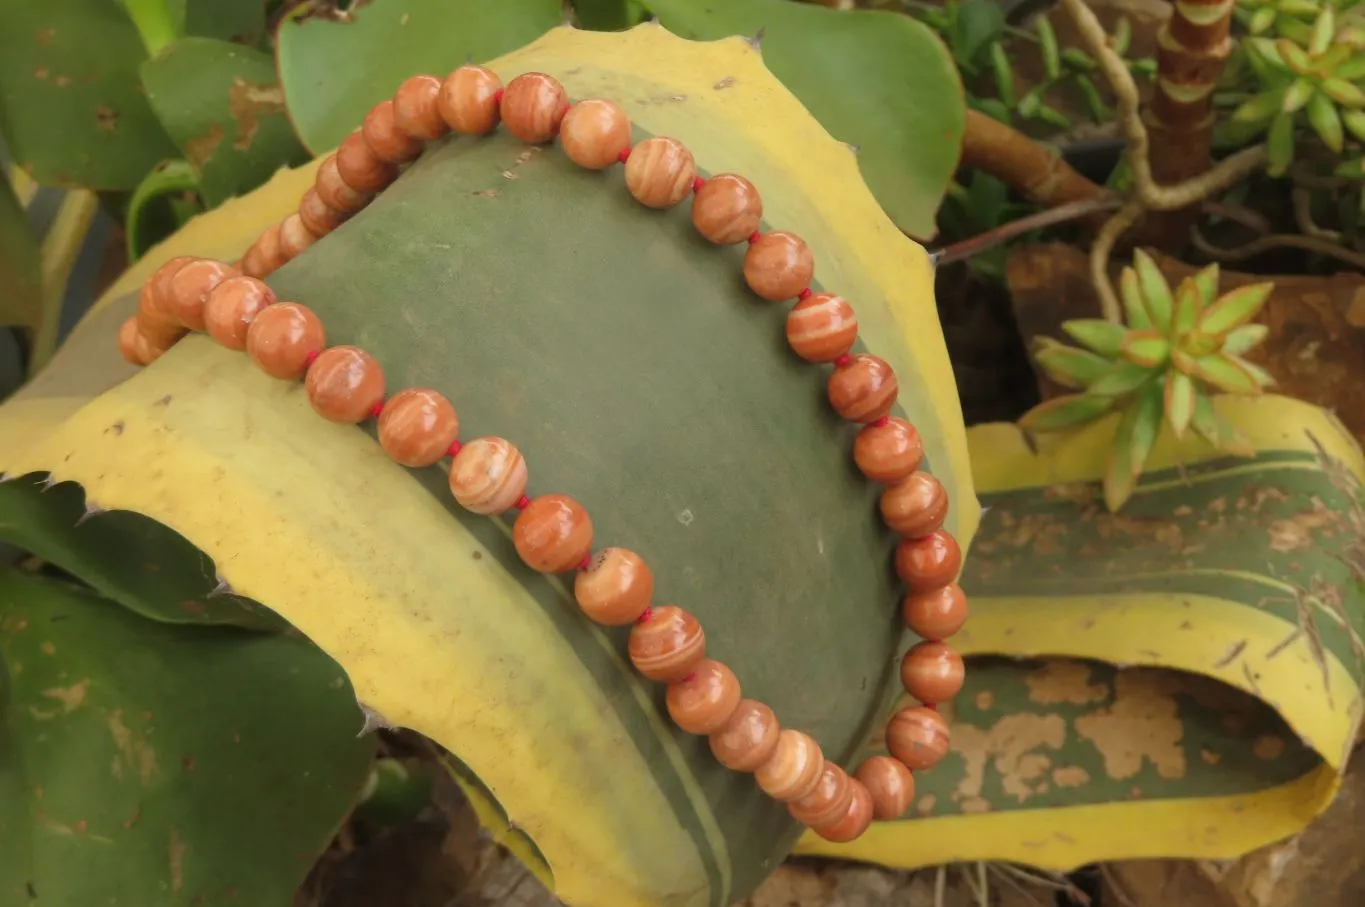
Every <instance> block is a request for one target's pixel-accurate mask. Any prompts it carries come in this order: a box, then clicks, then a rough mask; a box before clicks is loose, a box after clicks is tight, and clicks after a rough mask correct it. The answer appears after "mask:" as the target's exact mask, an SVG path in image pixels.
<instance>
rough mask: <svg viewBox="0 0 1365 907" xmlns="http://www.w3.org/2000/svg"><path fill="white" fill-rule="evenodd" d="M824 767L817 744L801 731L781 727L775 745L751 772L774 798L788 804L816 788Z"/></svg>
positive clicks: (764, 789) (823, 759)
mask: <svg viewBox="0 0 1365 907" xmlns="http://www.w3.org/2000/svg"><path fill="white" fill-rule="evenodd" d="M824 769H825V754H824V753H822V752H820V744H818V743H816V742H815V740H814V739H813V738H811V737H809V736H808V735H806V734H803V733H801V732H800V731H794V730H792V729H791V728H786V729H784V730H783V731H782V732H781V733H779V734H778V735H777V746H776V747H775V748H774V749H773V754H772V755H771V756H769V757H768V761H767V762H764V763H763V764H762V765H760V766H759V767H758V769H757V770H756V771H755V772H754V780H756V781H757V782H758V786H759V787H761V788H763V792H764V793H766V794H767V795H768V796H769V797H772V798H773V799H774V800H781V801H783V802H786V803H790V802H791V801H793V800H800V799H801V798H802V797H804V796H806V794H809V793H810V792H811V791H813V790H815V786H816V785H817V784H819V783H820V773H821V772H823V771H824Z"/></svg>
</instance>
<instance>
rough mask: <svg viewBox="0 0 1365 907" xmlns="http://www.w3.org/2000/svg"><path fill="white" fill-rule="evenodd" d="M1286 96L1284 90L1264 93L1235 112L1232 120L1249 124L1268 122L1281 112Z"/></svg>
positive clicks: (1272, 90)
mask: <svg viewBox="0 0 1365 907" xmlns="http://www.w3.org/2000/svg"><path fill="white" fill-rule="evenodd" d="M1284 95H1285V92H1284V90H1283V89H1271V90H1270V91H1263V92H1261V93H1260V94H1258V95H1256V96H1255V97H1253V98H1252V99H1251V100H1249V101H1246V102H1245V103H1243V104H1242V105H1241V106H1240V107H1238V108H1237V109H1236V110H1234V111H1233V112H1232V119H1233V120H1235V121H1236V122H1238V123H1247V124H1256V123H1265V122H1268V121H1269V120H1270V118H1271V117H1273V116H1274V115H1275V114H1277V113H1279V112H1280V108H1281V107H1282V106H1283V104H1284Z"/></svg>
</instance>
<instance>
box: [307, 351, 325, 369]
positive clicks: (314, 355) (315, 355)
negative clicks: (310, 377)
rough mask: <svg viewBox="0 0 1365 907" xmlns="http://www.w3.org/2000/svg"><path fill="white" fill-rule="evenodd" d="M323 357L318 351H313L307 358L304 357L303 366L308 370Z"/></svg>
mask: <svg viewBox="0 0 1365 907" xmlns="http://www.w3.org/2000/svg"><path fill="white" fill-rule="evenodd" d="M321 355H322V354H321V353H319V352H318V351H317V350H313V351H312V352H311V353H309V354H308V355H307V356H304V357H303V365H304V368H307V367H309V366H311V365H312V364H313V363H314V362H317V360H318V357H319V356H321Z"/></svg>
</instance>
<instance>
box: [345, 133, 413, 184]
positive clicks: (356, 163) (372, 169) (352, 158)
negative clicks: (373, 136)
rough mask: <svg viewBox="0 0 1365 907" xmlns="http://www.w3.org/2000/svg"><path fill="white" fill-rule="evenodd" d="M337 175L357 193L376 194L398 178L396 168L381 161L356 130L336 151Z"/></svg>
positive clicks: (362, 134)
mask: <svg viewBox="0 0 1365 907" xmlns="http://www.w3.org/2000/svg"><path fill="white" fill-rule="evenodd" d="M337 173H338V174H340V175H341V181H342V182H343V183H345V184H346V185H348V186H350V187H351V188H352V189H354V190H355V191H357V192H378V191H379V190H381V189H383V188H385V187H387V186H388V185H389V183H392V182H393V181H394V180H395V179H396V178H397V177H398V168H397V167H396V166H395V165H393V164H391V163H389V162H388V161H385V160H382V159H381V158H380V157H379V155H377V154H376V153H375V152H374V149H372V148H371V147H370V143H369V142H367V141H366V140H365V135H364V133H362V132H361V131H360V130H359V129H357V130H356V131H355V132H352V133H351V134H350V135H348V136H346V138H345V140H344V141H342V143H341V147H340V148H338V149H337Z"/></svg>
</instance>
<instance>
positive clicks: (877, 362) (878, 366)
mask: <svg viewBox="0 0 1365 907" xmlns="http://www.w3.org/2000/svg"><path fill="white" fill-rule="evenodd" d="M827 391H828V394H829V402H830V405H831V406H833V407H834V411H835V412H836V413H838V414H839V415H840V416H842V417H844V418H845V419H847V420H848V421H850V422H876V421H877V420H878V419H880V418H882V417H883V416H886V415H889V414H890V413H891V407H893V406H895V405H896V396H897V395H898V394H899V393H900V387H899V385H898V384H897V382H896V373H895V372H893V371H892V370H891V366H889V365H887V363H886V361H885V360H883V359H878V358H877V357H876V356H869V355H867V354H862V355H858V356H853V357H852V358H851V359H850V361H849V362H848V363H847V364H844V365H841V366H840V367H838V368H836V369H835V370H834V371H833V373H831V374H830V376H829V384H828V386H827Z"/></svg>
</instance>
